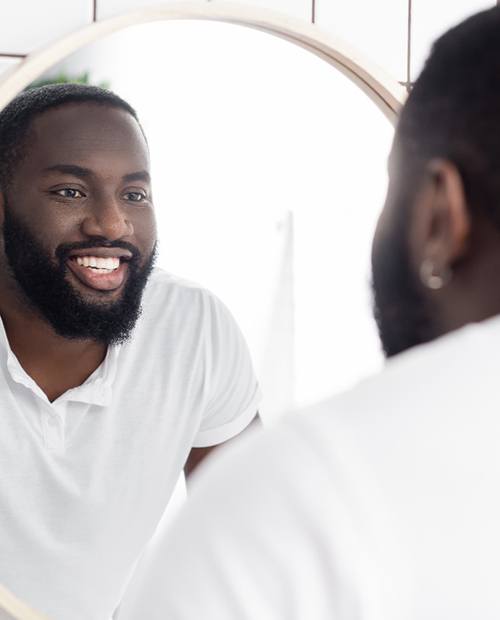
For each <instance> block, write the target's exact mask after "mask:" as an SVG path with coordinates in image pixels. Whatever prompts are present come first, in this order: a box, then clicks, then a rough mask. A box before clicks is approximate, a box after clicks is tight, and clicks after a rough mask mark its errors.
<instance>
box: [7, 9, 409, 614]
mask: <svg viewBox="0 0 500 620" xmlns="http://www.w3.org/2000/svg"><path fill="white" fill-rule="evenodd" d="M180 19H182V20H187V19H197V20H206V21H219V22H226V23H231V24H237V25H240V26H246V27H249V28H255V29H257V30H262V31H264V32H267V33H269V34H272V35H275V36H278V37H281V38H283V39H286V40H288V41H290V42H291V43H294V44H295V45H299V46H300V47H303V48H304V49H306V50H308V51H310V52H312V53H313V54H315V55H316V56H319V57H320V58H322V59H323V60H325V61H326V62H328V63H329V64H331V65H333V66H334V67H335V68H336V69H338V70H339V71H340V72H341V73H343V74H344V75H345V76H346V77H347V78H348V79H350V80H351V81H352V82H353V83H354V84H356V86H358V87H359V88H360V89H361V90H362V91H363V92H364V93H365V94H366V95H367V96H368V97H370V99H371V100H372V101H373V102H374V103H375V105H376V106H377V107H378V108H379V109H380V111H381V112H382V113H383V114H384V115H385V116H386V117H387V118H388V119H389V121H390V122H391V123H393V124H394V123H395V122H396V119H397V116H398V113H399V110H400V108H401V105H402V103H403V102H404V100H405V98H406V91H405V89H404V88H403V87H402V86H401V85H400V84H399V83H398V82H396V81H395V80H394V79H392V78H391V77H389V76H388V75H386V74H385V73H384V72H383V71H382V70H381V69H379V68H377V67H375V66H374V65H372V64H371V63H370V62H369V61H367V60H366V59H365V58H364V57H363V55H362V54H360V53H358V52H357V51H355V50H354V49H353V48H351V47H350V46H349V45H347V44H346V43H345V42H343V41H341V40H340V39H336V38H334V37H332V36H330V35H328V34H327V33H325V32H322V31H321V30H320V29H318V27H317V26H315V25H314V24H309V23H307V22H305V21H301V20H297V19H292V18H289V17H286V16H284V15H281V14H280V13H277V12H274V11H270V10H266V9H254V8H251V7H248V6H244V5H239V4H236V3H227V2H219V1H218V0H215V1H210V0H205V1H199V2H172V3H168V4H166V5H163V6H158V7H151V8H145V9H140V10H136V11H131V12H128V13H124V14H123V15H119V16H118V17H113V18H111V19H105V20H102V21H97V22H94V23H92V24H90V25H88V26H85V27H84V28H81V29H80V30H77V31H76V32H73V33H71V34H70V35H68V36H65V37H63V38H62V39H60V40H58V41H56V42H55V43H52V44H50V45H49V46H47V47H46V48H44V49H42V50H39V51H35V52H33V53H31V54H29V55H28V56H27V57H26V58H25V59H24V60H23V61H21V63H20V64H18V65H16V66H15V67H13V68H12V69H10V70H8V71H6V72H5V73H4V74H3V75H2V76H1V78H0V109H1V108H3V107H5V106H6V105H7V104H8V103H9V101H11V100H12V99H13V98H14V97H15V96H16V95H17V94H18V93H19V92H20V91H21V90H22V89H23V88H25V87H26V86H27V85H28V84H30V83H31V82H33V81H34V80H36V79H37V78H39V77H40V76H41V75H42V74H43V73H44V72H45V71H47V69H49V68H50V67H52V66H53V65H55V64H57V63H58V62H60V61H62V60H63V59H64V58H66V57H67V56H69V55H70V54H72V53H73V52H76V51H77V50H79V49H81V48H82V47H84V46H85V45H88V44H90V43H93V42H94V41H97V40H99V39H101V38H102V37H104V36H106V35H108V34H112V33H114V32H117V31H119V30H122V29H124V28H127V27H129V26H134V25H137V24H144V23H148V22H156V21H168V20H180ZM2 609H4V610H5V611H7V612H10V613H11V614H13V617H15V618H19V619H23V620H43V618H42V616H40V615H38V614H37V613H36V612H34V611H33V610H31V609H29V608H28V607H27V606H26V605H25V604H24V603H22V602H21V601H19V600H17V599H16V598H15V597H14V596H13V595H12V594H11V593H10V592H8V591H7V590H6V589H4V588H3V587H2V586H1V585H0V614H1V610H2Z"/></svg>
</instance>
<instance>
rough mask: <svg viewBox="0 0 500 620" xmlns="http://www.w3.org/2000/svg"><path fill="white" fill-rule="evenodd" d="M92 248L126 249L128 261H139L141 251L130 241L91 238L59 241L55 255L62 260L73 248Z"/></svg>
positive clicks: (66, 257) (67, 256)
mask: <svg viewBox="0 0 500 620" xmlns="http://www.w3.org/2000/svg"><path fill="white" fill-rule="evenodd" d="M92 248H107V249H110V248H120V249H122V250H128V251H129V252H130V253H131V254H132V257H131V258H130V262H139V261H140V259H141V253H140V252H139V250H138V249H137V248H136V247H135V245H132V244H131V243H128V242H127V241H108V240H106V239H93V240H89V241H76V242H75V243H61V245H59V246H58V247H57V249H56V251H55V255H56V257H57V258H58V259H59V260H61V261H64V260H66V259H68V258H69V255H70V254H71V252H74V251H75V250H91V249H92Z"/></svg>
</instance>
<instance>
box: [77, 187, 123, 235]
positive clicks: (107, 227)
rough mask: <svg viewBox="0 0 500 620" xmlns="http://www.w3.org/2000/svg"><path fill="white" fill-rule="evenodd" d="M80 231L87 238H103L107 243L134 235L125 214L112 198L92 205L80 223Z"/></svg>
mask: <svg viewBox="0 0 500 620" xmlns="http://www.w3.org/2000/svg"><path fill="white" fill-rule="evenodd" d="M81 229H82V232H83V234H84V235H85V236H87V237H103V238H105V239H107V240H108V241H115V240H118V239H123V238H124V237H130V236H131V235H132V234H133V233H134V227H133V225H132V223H131V222H130V220H129V219H127V216H126V212H125V211H124V209H123V208H122V207H121V206H120V205H119V204H118V203H117V201H116V200H114V199H113V198H107V199H106V200H102V202H99V204H94V205H93V206H92V208H91V209H90V211H89V212H88V213H87V215H86V216H85V218H84V220H83V221H82V225H81Z"/></svg>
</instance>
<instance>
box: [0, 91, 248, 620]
mask: <svg viewBox="0 0 500 620" xmlns="http://www.w3.org/2000/svg"><path fill="white" fill-rule="evenodd" d="M0 190H1V192H0V225H1V229H2V237H1V247H0V316H1V319H2V320H1V322H0V365H1V372H0V414H1V432H0V532H1V537H0V583H1V584H3V585H4V586H6V587H7V588H9V589H10V590H11V591H12V592H13V593H14V594H15V595H16V596H18V597H20V598H22V599H24V600H25V601H26V602H27V603H28V604H29V605H30V606H31V607H34V608H36V609H38V610H39V611H40V612H42V613H44V614H46V615H47V616H48V617H50V618H52V620H69V619H70V618H71V619H72V620H78V619H81V620H108V619H109V618H110V616H111V615H112V613H113V611H114V609H115V608H116V607H117V606H118V604H119V601H120V595H121V592H122V590H123V588H124V586H125V583H126V581H127V579H128V577H129V574H130V573H131V571H132V568H133V566H134V563H135V562H136V560H137V559H138V557H139V555H140V554H141V552H142V550H143V548H144V547H145V545H146V543H147V541H148V540H149V539H150V537H151V535H152V534H153V532H154V530H155V528H156V526H157V524H158V522H159V520H160V518H161V515H162V513H163V511H164V508H165V506H166V504H167V502H168V499H169V497H170V494H171V492H172V489H173V488H174V485H175V482H176V480H177V478H178V476H179V474H180V472H181V471H182V468H183V466H184V465H185V468H186V470H187V473H189V472H190V471H191V470H192V469H193V468H194V467H195V466H196V464H197V463H198V462H199V461H200V460H201V459H202V458H203V457H204V456H205V454H206V453H207V452H208V451H209V450H210V448H211V447H212V446H214V445H216V444H219V443H221V442H224V441H226V440H228V439H230V438H231V437H233V436H235V435H237V434H238V433H240V432H241V431H242V430H243V429H244V428H245V427H247V426H248V425H249V423H250V422H251V421H252V419H253V418H254V417H255V415H256V410H257V400H258V389H257V384H256V381H255V377H254V375H253V371H252V367H251V362H250V359H249V355H248V351H247V349H246V346H245V343H244V342H243V338H242V336H241V333H240V332H239V330H238V328H237V327H236V325H235V323H234V321H233V320H232V318H231V317H230V315H229V313H228V312H227V310H226V309H225V308H224V307H223V306H222V305H221V303H220V302H219V301H218V300H217V299H215V298H214V297H213V296H212V295H211V294H210V293H209V292H207V291H206V290H204V289H201V288H199V287H197V286H194V285H192V284H188V283H185V282H182V281H180V280H178V279H175V278H173V277H171V276H169V275H167V274H166V273H163V272H161V271H159V270H156V271H153V263H154V257H155V247H156V229H155V218H154V211H153V201H152V193H151V180H150V177H149V154H148V148H147V143H146V140H145V137H144V135H143V132H142V129H141V127H140V125H139V123H138V120H137V116H136V114H135V112H134V110H133V109H132V108H131V107H130V106H129V105H128V104H127V103H126V102H124V101H123V100H121V99H120V98H119V97H117V96H116V95H114V94H112V93H110V92H108V91H104V90H101V89H98V88H94V87H86V86H77V85H59V86H48V87H43V88H40V89H37V90H32V91H28V92H26V93H23V94H21V95H20V96H19V97H17V99H15V100H14V101H13V102H11V103H10V104H9V105H8V106H7V107H6V108H5V109H4V110H3V111H2V112H1V113H0ZM194 251H195V249H194Z"/></svg>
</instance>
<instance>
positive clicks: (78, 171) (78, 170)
mask: <svg viewBox="0 0 500 620" xmlns="http://www.w3.org/2000/svg"><path fill="white" fill-rule="evenodd" d="M42 172H43V173H44V174H50V173H51V172H61V173H62V174H71V175H72V176H74V177H80V178H82V179H87V178H88V177H90V176H92V171H91V170H89V169H88V168H82V167H81V166H76V165H75V164H55V165H54V166H49V167H48V168H44V169H43V170H42Z"/></svg>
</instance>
